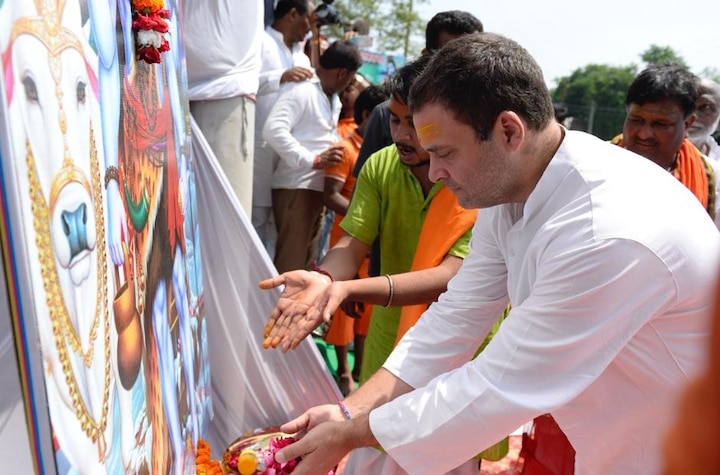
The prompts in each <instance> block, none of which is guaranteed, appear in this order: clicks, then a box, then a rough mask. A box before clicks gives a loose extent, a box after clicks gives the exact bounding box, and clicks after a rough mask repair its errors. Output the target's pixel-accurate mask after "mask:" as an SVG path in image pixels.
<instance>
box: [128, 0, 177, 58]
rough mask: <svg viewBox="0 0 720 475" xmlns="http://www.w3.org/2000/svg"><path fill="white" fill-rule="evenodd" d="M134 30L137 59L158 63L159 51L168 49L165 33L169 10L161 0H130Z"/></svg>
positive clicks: (167, 28) (168, 44)
mask: <svg viewBox="0 0 720 475" xmlns="http://www.w3.org/2000/svg"><path fill="white" fill-rule="evenodd" d="M132 11H133V22H132V29H133V31H134V32H135V49H136V53H137V57H138V59H142V60H143V61H145V62H146V63H159V62H160V61H161V56H160V53H164V52H166V51H170V43H169V42H168V40H167V38H166V37H165V35H166V34H167V32H168V31H169V27H168V22H167V20H168V19H169V18H170V12H169V11H168V10H167V9H166V8H165V2H164V1H163V0H132Z"/></svg>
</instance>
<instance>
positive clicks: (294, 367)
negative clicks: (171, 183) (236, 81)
mask: <svg viewBox="0 0 720 475" xmlns="http://www.w3.org/2000/svg"><path fill="white" fill-rule="evenodd" d="M192 125H193V129H192V131H193V156H194V164H195V176H196V181H197V183H196V186H197V204H198V221H199V226H200V242H201V253H202V265H203V272H204V275H203V277H204V279H203V283H204V298H205V308H204V312H205V316H206V317H207V321H208V327H207V328H208V342H209V352H210V368H211V378H212V391H213V394H212V398H213V406H214V412H215V416H214V419H213V421H212V422H211V424H210V429H209V434H207V438H208V442H210V444H211V446H212V448H213V456H214V457H220V456H221V455H222V451H223V450H224V448H225V447H226V446H227V445H228V444H229V443H230V442H232V441H233V440H234V439H236V438H237V437H239V436H241V435H242V433H243V432H245V431H248V430H251V429H256V428H261V427H267V426H272V425H278V424H282V423H284V422H287V421H288V420H290V419H291V418H293V417H296V416H298V415H300V414H301V413H302V412H303V411H304V410H305V409H307V408H309V407H311V406H314V405H317V404H323V403H327V402H334V401H337V400H338V398H339V397H340V393H339V392H338V390H337V387H336V386H335V383H334V381H333V380H332V378H331V376H330V374H329V372H328V371H327V369H326V366H325V363H324V362H323V360H322V358H321V357H320V354H319V353H318V351H317V348H316V347H315V344H314V343H313V342H312V340H311V339H307V340H306V341H304V342H303V343H302V344H301V345H300V346H299V347H298V348H297V349H295V350H293V351H292V352H288V353H285V354H283V353H282V352H280V351H279V350H264V349H263V348H262V345H261V343H262V339H263V329H264V326H265V322H266V321H267V317H268V315H269V314H270V311H271V310H272V308H273V305H274V304H275V302H276V301H277V298H278V295H279V291H278V290H274V291H267V290H260V289H259V288H258V286H257V283H258V282H259V281H260V280H261V279H264V278H267V277H270V276H271V275H273V274H275V273H276V270H275V267H274V266H273V264H272V262H271V261H270V259H269V257H268V255H267V253H266V251H265V249H264V247H263V246H262V244H261V242H260V240H259V239H258V237H257V235H256V233H255V230H254V229H253V227H252V225H251V224H250V220H249V219H248V217H247V216H246V215H245V213H244V211H243V210H242V208H241V207H240V204H239V202H238V201H237V199H236V198H235V195H234V194H233V192H232V189H231V187H230V184H229V183H228V182H227V180H226V179H225V175H224V174H223V172H222V170H221V169H220V166H219V164H218V163H217V161H216V159H215V157H214V155H213V154H212V151H211V150H210V148H209V147H208V145H207V142H205V139H204V138H203V136H202V133H201V132H200V129H199V128H198V127H197V125H196V124H195V123H194V122H193V124H192Z"/></svg>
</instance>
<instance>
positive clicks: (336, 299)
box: [312, 280, 362, 321]
mask: <svg viewBox="0 0 720 475" xmlns="http://www.w3.org/2000/svg"><path fill="white" fill-rule="evenodd" d="M346 284H347V282H346V281H343V280H339V281H336V282H333V283H332V284H330V286H329V287H328V288H327V289H325V292H323V293H322V294H321V295H320V296H319V297H318V298H317V299H316V300H315V302H313V304H312V306H313V308H315V309H317V311H319V312H320V313H321V314H322V316H323V320H325V321H328V320H329V319H330V317H332V315H333V314H334V313H335V310H337V309H338V308H342V310H343V312H345V313H347V314H348V315H350V316H351V317H353V318H359V317H360V315H358V314H357V312H355V304H356V303H357V302H346V300H347V298H348V295H349V294H348V291H347V289H346ZM360 305H362V304H360ZM346 309H348V310H350V311H351V312H352V313H350V312H348V311H347V310H346Z"/></svg>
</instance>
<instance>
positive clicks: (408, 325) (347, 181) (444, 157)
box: [185, 0, 720, 475]
mask: <svg viewBox="0 0 720 475" xmlns="http://www.w3.org/2000/svg"><path fill="white" fill-rule="evenodd" d="M230 4H232V5H235V4H233V3H232V2H231V3H230ZM233 8H235V7H233ZM218 10H221V8H220V7H218ZM260 10H261V9H260V8H258V12H257V13H258V14H257V15H256V16H257V18H255V16H253V19H252V20H253V25H254V26H255V28H256V29H255V30H254V32H255V33H254V34H251V33H248V31H245V30H244V31H243V32H242V35H244V37H243V38H244V39H243V41H245V42H244V43H242V44H233V45H232V46H228V44H223V45H222V47H220V46H218V48H204V49H202V48H198V49H197V54H196V55H193V54H192V53H193V50H192V49H189V50H188V70H189V75H188V77H189V82H190V84H189V86H190V95H191V97H190V99H191V110H192V113H193V117H194V118H195V120H197V121H198V124H199V125H200V127H201V129H202V130H203V133H207V135H208V136H209V143H210V145H211V147H212V148H213V150H214V151H215V153H216V155H218V158H219V160H220V163H221V165H222V166H223V168H224V169H225V168H226V167H227V169H226V173H227V175H228V178H229V180H230V181H231V184H232V186H233V189H234V190H235V191H236V193H237V194H238V199H239V201H240V203H241V205H242V206H243V208H245V210H246V212H249V213H250V216H251V219H252V224H253V226H254V228H255V230H256V232H257V233H258V236H259V237H260V239H261V241H262V242H263V244H264V245H265V248H266V250H267V251H268V253H269V254H270V255H271V257H272V258H273V260H274V263H275V266H276V268H277V270H278V273H279V275H277V276H274V277H269V278H268V279H266V280H263V281H262V282H260V287H261V288H263V289H271V288H277V287H282V292H281V294H280V297H279V299H278V301H277V304H276V306H275V308H274V309H273V311H272V313H271V315H270V317H269V319H268V323H267V327H266V333H265V335H264V342H263V345H264V346H265V347H266V348H280V349H281V350H282V351H284V352H287V351H289V350H292V349H293V348H295V347H296V346H297V345H298V344H299V343H300V342H301V341H302V340H303V339H305V338H307V337H308V336H309V335H311V334H312V333H313V332H314V331H316V330H317V329H318V328H321V327H322V326H329V329H328V331H327V333H326V334H325V338H326V339H327V341H328V342H329V343H331V344H332V345H334V347H335V348H336V351H337V355H338V367H337V378H338V385H339V388H340V390H341V392H342V393H343V395H344V396H345V398H344V399H343V400H342V401H340V402H339V403H338V404H332V405H323V406H318V407H315V408H309V409H308V410H307V412H305V413H304V414H302V415H300V416H299V417H298V418H297V419H295V420H293V421H290V422H288V423H286V424H285V425H284V426H283V427H282V430H283V431H285V432H291V433H294V432H300V433H302V434H303V437H302V438H301V439H300V440H299V441H298V442H296V443H294V444H292V445H290V446H288V447H286V448H284V449H283V450H281V451H280V452H279V453H278V455H277V456H278V459H279V460H287V459H291V458H295V457H298V456H300V457H302V462H301V463H300V464H299V465H298V467H297V468H296V470H295V472H294V473H297V474H298V475H306V474H314V473H318V474H320V473H327V472H328V471H329V470H330V469H332V468H333V467H334V466H335V465H336V464H337V463H338V462H339V461H340V460H341V459H343V458H344V457H346V456H347V454H348V453H349V454H350V455H349V457H348V458H347V462H346V465H345V473H346V474H370V473H371V474H378V475H394V474H402V473H412V474H432V475H436V474H441V473H452V474H464V473H467V474H472V475H476V474H477V473H478V471H479V464H480V463H481V460H483V459H485V460H496V459H498V458H501V457H502V456H503V455H504V454H505V453H506V452H507V449H506V444H504V443H503V442H504V440H505V439H506V437H507V436H508V434H510V433H511V432H513V431H514V430H515V429H517V428H518V427H520V426H522V425H523V424H526V423H528V422H529V421H533V420H535V421H536V423H538V424H539V423H540V421H544V422H542V423H547V421H548V420H549V421H550V423H551V424H554V426H555V427H557V428H558V431H559V432H560V431H561V432H560V433H561V434H562V437H561V438H558V439H557V440H554V441H553V444H555V445H554V446H550V447H551V448H550V450H551V451H552V450H553V448H554V449H555V450H556V452H557V453H562V454H565V455H563V456H564V457H565V458H566V460H564V462H565V463H564V466H565V467H566V470H569V473H578V474H595V473H598V474H600V473H603V474H606V473H609V474H612V473H617V474H626V473H648V474H655V473H661V472H662V471H663V470H666V472H667V473H681V472H679V471H678V470H680V469H679V468H678V467H680V464H679V462H678V454H679V453H681V451H680V450H679V447H683V446H685V445H687V442H688V441H687V440H684V439H683V436H687V438H689V439H690V440H694V441H696V443H695V444H694V445H693V450H695V451H697V452H698V453H699V452H700V451H702V450H704V445H703V444H704V443H706V442H704V441H702V440H701V441H700V442H697V440H698V439H700V436H699V435H693V434H696V433H699V432H700V430H702V431H703V432H702V435H703V436H707V437H711V436H712V435H713V434H715V435H717V431H718V430H720V429H717V428H718V427H720V425H719V424H718V423H720V420H711V421H708V422H707V424H702V423H700V422H699V421H701V420H702V417H701V416H700V415H699V414H698V408H697V404H692V403H688V402H687V401H695V402H696V401H697V400H698V398H701V397H709V396H708V395H714V399H713V401H716V402H715V403H714V404H720V398H719V397H717V396H720V394H718V392H720V390H719V389H718V377H719V376H718V375H717V370H718V368H717V365H715V366H714V367H706V365H707V362H708V361H709V360H708V354H709V352H708V349H709V348H710V341H711V337H710V334H711V328H712V325H711V323H710V322H711V320H710V319H711V315H712V310H713V308H715V295H716V282H717V276H718V271H719V270H720V266H719V264H720V233H719V232H718V227H720V200H719V199H718V192H719V191H720V176H719V173H720V146H718V144H717V142H716V141H715V139H714V138H713V137H712V134H713V133H715V132H716V131H717V130H718V124H719V122H720V85H718V84H717V83H715V82H714V81H712V80H710V79H706V78H703V79H701V78H698V77H697V76H695V75H694V74H692V73H691V72H690V71H689V70H688V69H687V68H685V67H683V66H680V65H677V64H673V63H665V64H654V65H650V66H648V67H647V68H646V69H645V70H643V71H642V72H640V74H638V76H637V77H636V78H635V80H634V81H633V83H632V84H631V86H630V88H629V89H628V91H626V112H627V116H626V119H625V122H624V125H623V127H622V130H621V131H620V130H619V131H618V132H619V133H618V136H617V137H615V138H614V139H613V140H611V141H603V140H600V139H598V138H596V137H594V136H592V135H590V134H586V133H584V132H580V131H574V130H567V129H566V128H565V127H564V126H562V125H561V123H559V122H558V117H557V110H556V109H554V108H553V103H552V100H551V98H550V94H549V92H548V89H547V86H546V84H545V81H544V78H543V74H542V71H541V69H540V67H539V65H538V64H537V63H536V62H535V60H534V59H533V58H532V57H531V56H530V55H529V53H528V52H527V51H526V50H525V49H524V48H523V47H522V46H521V45H519V44H517V43H516V42H514V41H513V40H511V39H509V38H506V37H503V36H501V35H497V34H493V33H487V32H483V25H482V22H481V21H480V20H479V19H477V18H476V17H474V16H473V15H471V14H469V13H467V12H462V11H447V12H440V13H438V14H436V15H435V16H434V17H433V18H432V19H431V20H430V21H429V22H428V24H427V27H426V45H425V49H424V50H423V53H422V55H421V56H420V57H419V58H417V59H416V60H414V61H411V62H409V63H408V64H407V65H405V66H403V67H402V68H400V69H398V70H397V71H396V72H395V74H394V75H393V76H392V77H389V78H388V80H387V81H386V82H385V83H384V84H383V85H370V84H369V83H368V82H367V81H366V80H365V78H363V77H362V75H360V74H358V70H359V69H360V67H361V65H362V57H361V54H360V51H359V49H358V47H357V46H356V45H355V43H354V42H353V41H352V40H351V39H349V38H343V39H338V40H336V41H333V42H329V43H327V42H326V39H325V38H324V37H323V36H322V35H321V34H320V30H321V28H322V21H321V20H320V19H318V18H317V17H316V16H315V15H314V4H313V3H312V2H311V1H310V0H278V1H277V3H276V4H275V5H274V9H273V13H274V15H273V18H274V19H273V20H272V21H271V22H270V23H269V24H268V25H267V26H265V27H264V30H262V28H263V27H262V18H261V16H262V15H261V11H260ZM215 13H216V14H217V15H221V13H222V12H220V11H218V12H215ZM222 14H225V13H222ZM204 15H205V16H204V17H203V18H202V21H203V22H205V23H209V22H211V21H212V20H213V13H212V12H205V13H204ZM245 15H246V16H247V13H245ZM185 21H186V22H192V21H194V20H193V18H192V17H186V19H185ZM236 30H237V27H235V28H234V30H233V31H232V35H234V36H235V37H237V36H238V35H239V34H240V33H239V32H238V31H236ZM193 31H199V28H193V27H192V26H191V27H190V28H187V27H186V32H190V33H188V35H191V33H192V32H193ZM229 34H230V33H229ZM250 37H252V41H250V40H249V38H250ZM236 39H237V40H238V41H240V39H239V38H236ZM188 41H192V38H188ZM196 41H200V39H199V38H198V39H196ZM250 45H252V46H250ZM223 48H224V49H225V50H227V49H232V50H233V53H232V54H228V55H223V54H222V53H221V51H222V50H223ZM238 48H239V49H238ZM252 48H257V51H259V52H260V54H259V55H257V54H256V55H255V56H256V57H255V59H254V60H253V61H255V62H256V64H255V66H254V67H255V69H254V71H255V72H254V73H251V72H250V69H248V68H245V67H243V66H242V64H249V63H250V62H252V61H251V60H249V59H248V58H249V57H250V56H252V55H251V53H250V52H251V51H253V50H252ZM201 52H202V54H200V53H201ZM240 58H242V60H243V61H244V63H242V64H241V62H239V61H240ZM208 62H209V63H212V65H213V66H214V67H209V68H205V65H206V64H207V63H208ZM222 65H224V67H225V71H224V72H222V69H223V66H222ZM193 70H195V73H193ZM198 71H205V73H203V74H200V73H199V72H198ZM239 78H242V81H240V82H239ZM216 101H217V102H216ZM215 106H217V107H215ZM196 114H197V116H196ZM250 115H252V116H253V117H252V119H249V118H248V117H249V116H250ZM253 128H254V130H252V129H253ZM248 161H249V162H250V163H252V162H254V163H252V166H251V167H250V166H248ZM237 162H239V163H242V164H243V167H242V170H243V171H242V172H240V171H239V168H240V167H239V165H238V163H237ZM249 170H252V172H253V173H251V174H250V176H251V177H252V180H249V178H248V173H249ZM240 175H242V176H240ZM248 190H249V191H250V192H249V193H248ZM698 204H699V205H700V206H698ZM326 214H327V215H328V218H327V219H324V216H325V215H326ZM333 216H334V219H331V217H333ZM323 223H326V224H325V225H324V224H323ZM324 228H325V229H324ZM323 231H325V232H326V234H327V236H328V238H329V239H328V240H329V244H327V245H326V244H325V243H324V239H323ZM716 327H718V325H717V324H716ZM715 331H716V333H717V328H716V330H715ZM715 339H716V340H717V335H716V338H715ZM350 345H353V346H354V349H355V357H356V358H355V365H354V366H352V365H351V364H350V363H349V360H348V348H349V346H350ZM715 350H717V349H716V348H713V351H714V354H715V355H717V351H715ZM715 359H716V360H717V358H715ZM715 363H717V361H715ZM708 368H709V369H708ZM713 371H715V372H713ZM701 373H702V377H700V378H699V379H697V380H696V378H697V377H698V375H700V374H701ZM693 381H697V382H694V383H692V385H691V387H690V390H689V391H688V394H687V395H686V396H685V399H684V400H685V403H684V405H683V406H682V411H683V412H680V413H678V412H677V409H676V408H677V407H678V402H679V401H680V399H681V395H682V389H683V388H685V387H686V386H688V385H689V384H690V383H691V382H693ZM706 401H709V399H706ZM708 406H710V407H708V409H707V411H708V412H707V414H709V415H711V416H713V417H716V419H717V416H718V415H719V414H720V409H718V406H716V405H713V404H712V403H711V404H708ZM687 421H693V423H687ZM671 427H672V430H671V431H670V432H669V434H670V436H669V437H667V438H666V434H668V430H669V429H670V428H671ZM699 428H700V429H699ZM693 431H695V432H693ZM538 433H539V432H538ZM714 440H716V438H715V439H714ZM536 442H537V443H543V441H542V440H537V441H536ZM663 444H664V445H663ZM712 451H713V449H712V446H710V447H709V449H708V451H707V452H703V455H702V456H703V457H705V458H704V459H703V460H705V463H708V464H711V465H710V467H715V469H720V463H719V460H718V457H719V456H718V455H712V454H710V452H712ZM537 456H538V457H539V458H538V460H537V462H538V463H539V464H541V465H542V463H543V461H542V460H541V458H542V456H541V454H537ZM713 463H714V464H715V465H712V464H713ZM567 467H569V468H567ZM673 467H674V468H673ZM545 470H549V472H546V473H560V472H559V471H553V469H552V468H548V467H545ZM711 471H712V470H711ZM528 473H529V472H528ZM538 473H539V472H538ZM562 473H568V472H564V471H563V472H562Z"/></svg>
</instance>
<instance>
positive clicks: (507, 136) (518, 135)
mask: <svg viewBox="0 0 720 475" xmlns="http://www.w3.org/2000/svg"><path fill="white" fill-rule="evenodd" d="M493 134H498V137H499V138H500V139H501V143H502V144H503V145H504V146H505V147H506V148H507V150H508V151H511V152H514V151H516V150H517V149H518V148H519V147H520V145H521V144H522V143H523V141H524V140H525V123H524V122H523V121H522V119H520V116H518V115H517V114H516V113H515V112H512V111H502V112H500V114H498V117H497V119H495V126H494V127H493Z"/></svg>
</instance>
